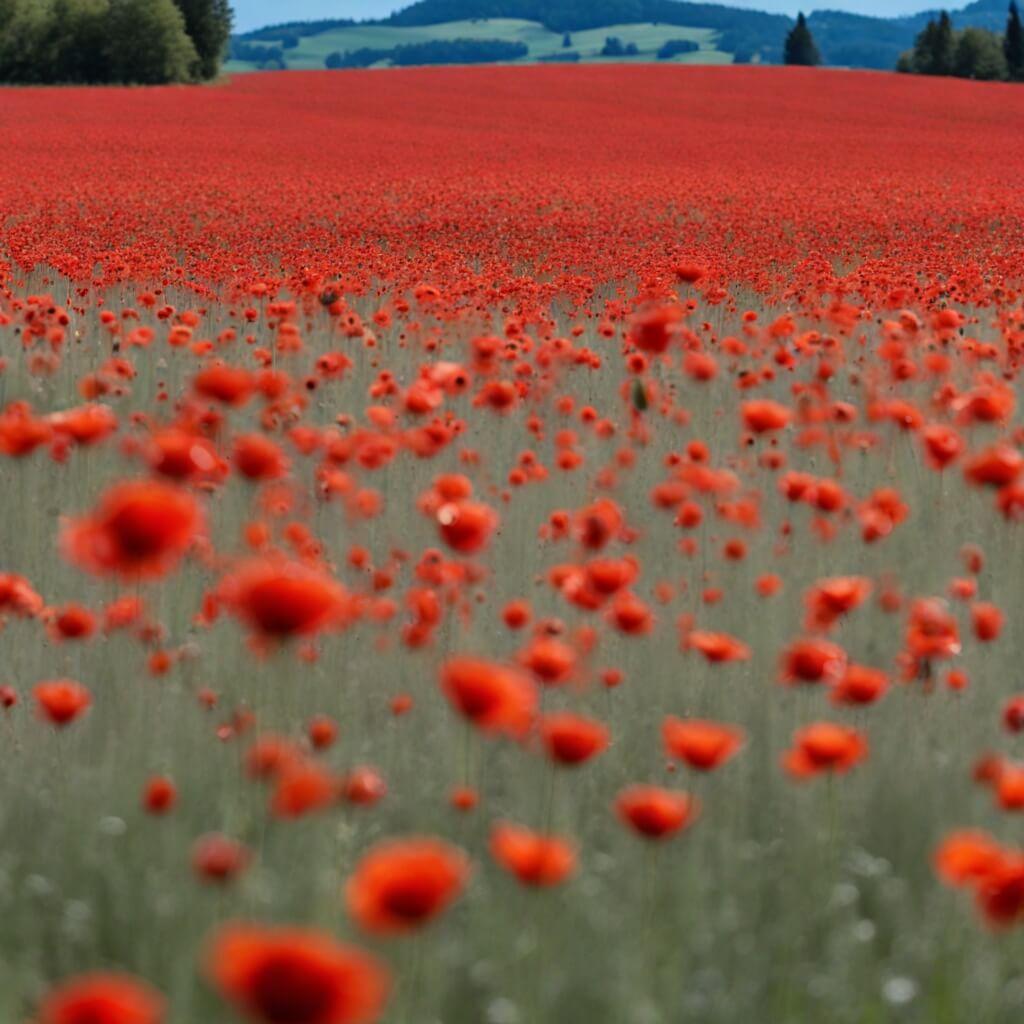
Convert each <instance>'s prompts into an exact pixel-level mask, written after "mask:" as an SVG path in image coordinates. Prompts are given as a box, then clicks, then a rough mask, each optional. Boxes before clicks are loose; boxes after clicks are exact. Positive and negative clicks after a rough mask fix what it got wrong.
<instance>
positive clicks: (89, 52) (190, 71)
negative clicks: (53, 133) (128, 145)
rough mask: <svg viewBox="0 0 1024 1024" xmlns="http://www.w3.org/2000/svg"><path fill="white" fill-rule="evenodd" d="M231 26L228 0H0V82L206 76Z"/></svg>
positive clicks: (149, 81) (153, 81) (213, 71)
mask: <svg viewBox="0 0 1024 1024" xmlns="http://www.w3.org/2000/svg"><path fill="white" fill-rule="evenodd" d="M230 32H231V8H230V6H229V4H228V0H0V81H4V82H12V83H19V84H44V83H68V84H98V83H134V84H139V85H157V84H161V83H165V82H192V81H201V80H204V79H210V78H213V77H215V76H216V75H217V73H218V71H219V70H220V62H221V58H222V56H223V54H224V51H225V48H226V45H227V41H228V37H229V35H230Z"/></svg>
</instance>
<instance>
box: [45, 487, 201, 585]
mask: <svg viewBox="0 0 1024 1024" xmlns="http://www.w3.org/2000/svg"><path fill="white" fill-rule="evenodd" d="M202 525H203V516H202V512H201V510H200V508H199V505H198V504H197V502H196V500H195V498H193V497H192V495H190V494H189V493H188V492H187V491H181V490H178V489H177V488H175V487H172V486H170V485H169V484H163V483H159V482H157V481H153V480H140V481H129V482H126V483H120V484H115V485H114V486H113V487H111V488H110V489H109V490H107V491H106V492H105V493H104V494H103V496H102V497H101V498H100V501H99V504H98V505H97V507H96V510H95V511H94V512H93V513H92V514H91V515H89V516H87V517H85V518H83V519H78V520H74V521H72V522H70V523H68V524H67V525H66V526H65V527H64V530H63V533H62V536H61V543H62V547H63V551H64V554H65V557H67V558H68V560H69V561H71V562H73V563H74V564H75V565H77V566H78V567H79V568H82V569H85V570H86V571H87V572H91V573H94V574H95V575H97V576H104V575H118V576H122V577H125V578H135V579H154V578H157V577H160V576H164V575H166V574H167V573H168V572H170V571H171V570H173V569H174V568H175V567H176V566H177V564H178V563H179V562H180V561H181V558H182V556H183V555H184V554H185V552H186V551H188V549H189V547H190V546H191V545H192V543H193V541H194V540H195V539H196V537H197V536H198V534H199V532H200V530H201V529H202Z"/></svg>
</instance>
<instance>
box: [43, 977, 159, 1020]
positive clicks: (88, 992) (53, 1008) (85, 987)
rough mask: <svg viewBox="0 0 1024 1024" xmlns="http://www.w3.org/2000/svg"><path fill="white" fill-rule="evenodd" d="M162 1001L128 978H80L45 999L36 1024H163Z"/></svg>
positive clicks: (152, 990)
mask: <svg viewBox="0 0 1024 1024" xmlns="http://www.w3.org/2000/svg"><path fill="white" fill-rule="evenodd" d="M164 1011H165V1003H164V999H163V997H162V996H161V995H160V994H159V993H158V992H156V991H155V990H154V989H152V988H150V987H149V985H147V984H146V983H145V982H142V981H139V980H138V979H137V978H133V977H131V975H128V974H101V973H96V974H82V975H79V976H78V977H75V978H70V979H67V980H66V981H62V982H61V983H60V984H59V985H57V986H55V987H54V988H52V989H51V990H50V991H49V993H48V994H47V995H46V996H45V997H44V999H43V1002H42V1004H41V1005H40V1007H39V1013H38V1017H37V1020H38V1024H162V1022H163V1020H164Z"/></svg>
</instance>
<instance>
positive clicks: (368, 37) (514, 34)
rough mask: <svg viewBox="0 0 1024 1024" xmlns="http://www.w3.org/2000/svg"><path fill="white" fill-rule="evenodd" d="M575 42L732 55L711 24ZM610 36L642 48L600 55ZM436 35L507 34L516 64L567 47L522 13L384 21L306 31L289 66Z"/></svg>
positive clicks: (578, 37) (691, 58)
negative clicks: (690, 45)
mask: <svg viewBox="0 0 1024 1024" xmlns="http://www.w3.org/2000/svg"><path fill="white" fill-rule="evenodd" d="M570 35H571V38H572V46H571V47H569V49H572V50H575V51H576V52H577V53H578V54H579V55H580V58H581V60H582V61H586V62H622V61H626V62H630V63H635V62H643V61H650V60H654V59H655V55H656V53H657V51H658V49H659V47H661V45H662V44H663V43H665V42H667V41H668V40H670V39H688V40H692V41H693V42H695V43H697V44H698V45H699V46H700V50H699V51H698V52H696V53H688V54H682V55H680V56H679V57H676V58H674V59H673V62H674V63H684V64H728V63H731V61H732V56H731V54H728V53H724V52H723V51H721V50H719V49H717V48H716V45H715V39H716V33H715V32H713V31H712V30H711V29H702V28H680V27H678V26H675V25H654V24H650V23H645V24H636V25H609V26H607V27H604V28H597V29H589V30H588V31H585V32H572V33H570ZM608 36H618V38H619V39H621V40H622V42H623V43H636V45H637V48H638V49H639V50H640V53H639V54H638V55H637V56H635V57H624V58H614V59H613V58H606V57H601V56H600V53H601V48H602V47H603V46H604V41H605V39H606V38H607V37H608ZM437 39H502V40H505V41H507V42H513V43H524V44H525V45H526V46H527V47H529V54H528V55H527V56H526V57H524V58H523V59H522V60H521V61H517V62H516V63H523V64H526V63H532V62H534V61H536V60H537V59H538V58H541V57H545V56H548V55H551V54H557V53H561V52H563V49H564V48H563V46H562V34H561V33H559V32H551V31H550V30H549V29H546V28H544V26H543V25H541V24H539V23H538V22H535V21H523V20H521V19H517V18H489V19H488V18H480V19H475V20H472V21H451V22H446V23H445V24H442V25H425V26H422V27H418V28H390V27H387V26H380V25H356V26H354V27H352V28H343V29H334V30H333V31H330V32H322V33H321V34H320V35H315V36H303V37H301V38H300V40H299V45H298V46H297V47H296V48H295V49H292V50H288V51H286V54H285V59H286V61H287V63H288V67H289V68H291V69H294V70H298V71H312V70H316V69H322V68H323V66H324V60H325V59H326V57H327V55H328V54H330V53H334V52H336V51H337V52H342V53H344V52H346V51H351V50H359V49H363V48H368V49H390V48H391V47H394V46H401V45H404V44H407V43H424V42H430V41H432V40H437ZM277 43H279V40H264V41H261V45H266V46H273V45H276V44H277ZM255 69H256V65H255V64H250V63H246V62H243V61H229V62H228V64H227V65H226V70H227V71H229V72H232V71H252V70H255Z"/></svg>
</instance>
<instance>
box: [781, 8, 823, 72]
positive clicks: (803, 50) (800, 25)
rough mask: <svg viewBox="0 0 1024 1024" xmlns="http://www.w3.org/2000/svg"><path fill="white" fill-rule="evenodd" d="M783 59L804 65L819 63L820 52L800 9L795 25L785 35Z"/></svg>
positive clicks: (789, 62) (809, 65)
mask: <svg viewBox="0 0 1024 1024" xmlns="http://www.w3.org/2000/svg"><path fill="white" fill-rule="evenodd" d="M783 59H784V60H785V62H786V63H787V64H800V65H803V66H804V67H814V66H815V65H817V64H820V63H821V54H820V53H819V52H818V46H817V44H816V43H815V42H814V36H813V35H811V30H810V29H809V28H808V27H807V19H806V18H805V17H804V16H803V12H802V11H801V13H800V14H798V15H797V18H796V25H794V26H793V28H792V30H791V31H790V33H789V35H788V36H786V45H785V47H784V50H783Z"/></svg>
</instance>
